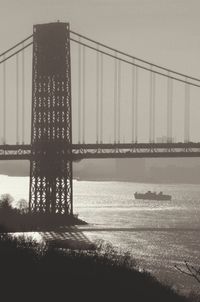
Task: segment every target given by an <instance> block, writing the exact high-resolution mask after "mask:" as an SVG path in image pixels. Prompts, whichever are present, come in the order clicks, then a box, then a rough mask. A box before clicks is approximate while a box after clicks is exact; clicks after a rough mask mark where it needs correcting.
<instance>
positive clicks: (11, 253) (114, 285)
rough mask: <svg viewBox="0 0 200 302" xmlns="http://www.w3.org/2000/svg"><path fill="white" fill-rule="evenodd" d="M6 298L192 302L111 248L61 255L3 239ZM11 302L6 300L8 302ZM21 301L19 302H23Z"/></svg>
mask: <svg viewBox="0 0 200 302" xmlns="http://www.w3.org/2000/svg"><path fill="white" fill-rule="evenodd" d="M0 268H1V269H0V278H1V283H0V286H1V294H3V293H4V294H6V297H7V299H9V296H11V295H14V296H15V300H17V299H19V298H20V299H22V298H25V299H26V300H27V301H30V300H31V301H32V299H34V300H35V301H50V300H52V301H140V302H143V301H154V302H186V301H188V300H186V298H184V297H181V296H179V295H178V294H176V293H175V292H174V291H173V290H172V289H170V288H169V287H167V286H164V285H162V284H160V283H159V282H158V281H157V280H156V279H155V278H153V277H152V276H151V275H150V274H148V273H146V272H139V271H138V270H137V269H136V266H135V263H134V261H133V259H132V258H131V257H130V256H129V255H128V254H125V255H121V256H119V255H118V254H116V252H115V251H114V250H113V249H112V248H110V247H107V248H104V249H103V248H94V246H93V248H91V249H90V250H71V249H58V248H56V247H55V246H54V247H52V246H49V245H47V244H42V245H41V244H38V243H35V242H34V241H31V240H28V241H27V240H25V239H23V238H18V239H16V238H15V239H14V238H12V237H10V236H9V235H6V234H0ZM4 301H6V300H4ZM17 301H18V300H17Z"/></svg>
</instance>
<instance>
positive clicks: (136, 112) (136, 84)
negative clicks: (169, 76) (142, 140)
mask: <svg viewBox="0 0 200 302" xmlns="http://www.w3.org/2000/svg"><path fill="white" fill-rule="evenodd" d="M138 77H139V74H138V67H136V68H135V143H137V142H138Z"/></svg>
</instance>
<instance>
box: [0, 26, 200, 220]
mask: <svg viewBox="0 0 200 302" xmlns="http://www.w3.org/2000/svg"><path fill="white" fill-rule="evenodd" d="M0 85H1V90H0V108H1V113H0V123H1V124H0V139H1V144H0V160H29V161H30V199H29V210H30V212H33V213H44V214H45V213H52V214H56V213H59V214H73V185H72V163H73V161H76V160H81V159H86V158H141V157H149V158H150V157H199V156H200V143H199V141H200V140H199V137H198V131H197V130H196V129H198V127H199V114H198V111H199V109H200V103H199V98H200V93H199V92H200V89H199V88H200V79H198V78H196V77H192V76H189V75H186V74H183V73H180V72H177V71H175V70H172V69H168V68H166V67H163V66H160V65H156V64H153V63H152V62H149V61H147V60H143V59H140V58H138V57H135V56H132V55H130V54H128V53H126V52H123V51H119V50H117V49H115V48H113V47H110V46H107V45H105V44H103V43H100V42H98V41H95V40H93V39H91V38H88V37H86V36H84V35H81V34H79V33H77V32H75V31H72V30H70V27H69V23H60V22H57V23H49V24H42V25H35V26H34V28H33V34H32V35H30V36H28V37H27V38H26V39H24V40H22V41H21V42H19V43H17V44H15V45H14V46H12V47H11V48H9V49H8V50H7V51H4V52H3V53H1V54H0ZM191 117H192V118H191ZM72 129H73V131H72ZM175 136H176V137H175Z"/></svg>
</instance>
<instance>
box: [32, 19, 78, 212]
mask: <svg viewBox="0 0 200 302" xmlns="http://www.w3.org/2000/svg"><path fill="white" fill-rule="evenodd" d="M69 34H70V33H69V24H68V23H59V22H58V23H49V24H44V25H35V26H34V29H33V80H32V81H33V82H32V89H33V90H32V130H31V131H32V132H31V147H32V157H31V166H30V199H29V210H30V212H31V213H41V214H42V213H43V214H66V215H69V214H73V201H72V146H71V144H72V119H71V66H70V36H69Z"/></svg>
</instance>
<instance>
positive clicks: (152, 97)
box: [149, 65, 155, 143]
mask: <svg viewBox="0 0 200 302" xmlns="http://www.w3.org/2000/svg"><path fill="white" fill-rule="evenodd" d="M151 70H152V65H151ZM149 142H150V143H153V142H155V74H154V72H153V71H151V72H150V104H149Z"/></svg>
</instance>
